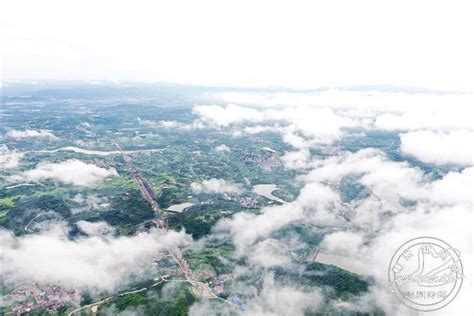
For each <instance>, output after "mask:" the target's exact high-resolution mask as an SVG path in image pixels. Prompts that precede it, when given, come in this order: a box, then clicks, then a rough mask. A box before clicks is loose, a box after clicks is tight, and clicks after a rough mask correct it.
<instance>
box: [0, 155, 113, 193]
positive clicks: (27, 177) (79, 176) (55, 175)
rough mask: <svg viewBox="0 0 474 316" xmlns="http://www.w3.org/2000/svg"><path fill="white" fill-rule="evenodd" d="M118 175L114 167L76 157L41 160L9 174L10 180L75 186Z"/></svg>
mask: <svg viewBox="0 0 474 316" xmlns="http://www.w3.org/2000/svg"><path fill="white" fill-rule="evenodd" d="M116 176H118V173H117V171H116V170H115V169H114V168H109V169H105V168H100V167H97V166H96V165H94V164H88V163H85V162H82V161H80V160H77V159H69V160H66V161H62V162H58V163H53V162H42V163H40V164H38V165H37V166H36V168H35V169H31V170H27V171H24V172H21V173H19V174H16V175H13V176H10V177H8V178H7V180H9V181H12V182H21V181H25V182H39V181H43V180H47V179H51V180H54V181H59V182H63V183H66V184H72V185H77V186H94V185H96V184H97V183H98V182H99V181H101V180H103V179H105V178H111V177H116Z"/></svg>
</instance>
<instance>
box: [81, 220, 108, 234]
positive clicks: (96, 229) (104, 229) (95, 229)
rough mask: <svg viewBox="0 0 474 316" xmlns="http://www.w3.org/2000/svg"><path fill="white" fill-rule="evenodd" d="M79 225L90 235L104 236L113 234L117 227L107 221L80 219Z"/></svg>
mask: <svg viewBox="0 0 474 316" xmlns="http://www.w3.org/2000/svg"><path fill="white" fill-rule="evenodd" d="M76 225H77V227H78V228H79V229H80V230H81V231H82V232H83V233H85V234H87V235H89V236H104V235H110V234H112V233H113V232H114V231H115V229H114V228H113V227H112V226H110V225H109V224H107V223H106V222H88V221H83V220H81V221H78V222H77V223H76Z"/></svg>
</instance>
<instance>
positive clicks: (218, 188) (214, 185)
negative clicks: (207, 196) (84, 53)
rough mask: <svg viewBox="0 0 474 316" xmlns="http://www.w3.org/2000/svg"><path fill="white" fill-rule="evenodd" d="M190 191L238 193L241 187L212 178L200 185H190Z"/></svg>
mask: <svg viewBox="0 0 474 316" xmlns="http://www.w3.org/2000/svg"><path fill="white" fill-rule="evenodd" d="M191 189H192V190H193V192H195V193H225V192H231V193H238V192H241V191H242V185H240V184H236V183H231V182H228V181H226V180H224V179H216V178H212V179H209V180H204V181H203V182H201V183H195V182H193V183H191Z"/></svg>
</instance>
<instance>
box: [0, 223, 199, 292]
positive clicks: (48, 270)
mask: <svg viewBox="0 0 474 316" xmlns="http://www.w3.org/2000/svg"><path fill="white" fill-rule="evenodd" d="M87 226H89V227H87ZM81 227H82V228H84V229H86V231H89V232H91V231H94V229H92V230H91V225H85V224H84V223H82V224H81ZM86 227H87V228H86ZM96 228H97V227H96ZM189 241H190V237H189V236H187V235H185V234H184V233H177V232H174V231H168V232H165V231H157V230H153V231H150V232H147V233H139V234H138V235H136V236H132V237H124V236H121V237H112V236H110V235H101V236H95V235H94V234H91V235H90V236H86V237H79V238H76V239H74V240H71V239H69V238H68V235H67V230H66V228H65V226H64V225H61V224H56V225H54V226H52V227H51V228H50V229H47V230H44V231H41V232H40V233H36V234H29V235H25V236H18V237H16V236H14V235H13V234H12V233H11V232H8V231H5V230H0V243H1V245H2V257H1V259H2V267H3V270H2V277H3V279H4V281H5V282H7V283H9V282H21V281H25V282H40V283H56V284H60V285H62V286H64V287H66V288H75V289H77V288H79V289H86V288H87V289H92V290H95V289H97V290H115V289H117V288H118V287H120V286H123V285H125V284H126V282H127V280H128V278H130V277H131V276H132V275H133V274H134V273H138V272H140V271H142V270H143V269H146V268H148V267H150V266H151V262H152V258H153V257H154V256H156V255H157V254H158V253H159V252H160V251H166V250H167V249H169V248H170V247H173V246H179V245H183V244H186V243H188V242H189Z"/></svg>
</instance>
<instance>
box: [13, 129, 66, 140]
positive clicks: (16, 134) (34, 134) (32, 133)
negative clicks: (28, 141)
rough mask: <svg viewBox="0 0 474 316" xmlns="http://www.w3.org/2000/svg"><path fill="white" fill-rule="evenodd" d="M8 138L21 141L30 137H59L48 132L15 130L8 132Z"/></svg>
mask: <svg viewBox="0 0 474 316" xmlns="http://www.w3.org/2000/svg"><path fill="white" fill-rule="evenodd" d="M6 135H7V137H10V138H14V139H21V138H30V137H43V138H49V139H56V138H57V137H56V136H54V134H53V133H52V132H51V131H47V130H34V129H26V130H24V131H18V130H15V129H11V130H9V131H8V132H7V134H6Z"/></svg>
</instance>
